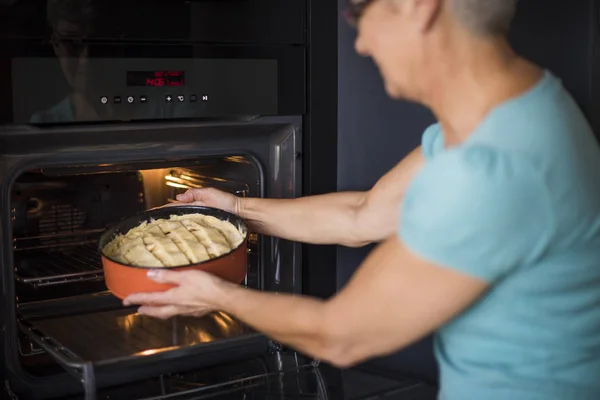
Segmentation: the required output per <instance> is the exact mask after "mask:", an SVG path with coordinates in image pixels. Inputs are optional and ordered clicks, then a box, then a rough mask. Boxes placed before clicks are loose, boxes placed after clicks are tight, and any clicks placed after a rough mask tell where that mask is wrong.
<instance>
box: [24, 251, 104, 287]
mask: <svg viewBox="0 0 600 400" xmlns="http://www.w3.org/2000/svg"><path fill="white" fill-rule="evenodd" d="M24 250H26V251H23V250H21V251H16V252H15V277H16V279H17V281H19V282H21V283H25V284H28V285H32V286H34V287H35V288H38V287H45V286H52V285H58V284H65V283H71V282H81V281H95V280H101V279H103V278H104V273H103V271H102V264H101V261H100V253H99V252H98V249H97V247H96V242H95V241H88V242H87V243H86V242H83V243H80V244H75V245H69V246H49V247H38V248H36V249H29V248H28V249H24Z"/></svg>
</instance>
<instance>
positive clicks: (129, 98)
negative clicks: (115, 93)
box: [127, 96, 135, 104]
mask: <svg viewBox="0 0 600 400" xmlns="http://www.w3.org/2000/svg"><path fill="white" fill-rule="evenodd" d="M134 101H135V98H134V97H133V96H127V102H128V103H129V104H131V103H133V102H134Z"/></svg>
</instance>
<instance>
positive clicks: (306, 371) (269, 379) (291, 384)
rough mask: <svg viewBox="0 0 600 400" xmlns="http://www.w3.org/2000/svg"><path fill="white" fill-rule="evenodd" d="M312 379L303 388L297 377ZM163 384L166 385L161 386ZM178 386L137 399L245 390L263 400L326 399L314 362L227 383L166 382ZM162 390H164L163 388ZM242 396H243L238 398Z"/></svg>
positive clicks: (199, 399)
mask: <svg viewBox="0 0 600 400" xmlns="http://www.w3.org/2000/svg"><path fill="white" fill-rule="evenodd" d="M302 378H304V380H306V378H312V379H311V380H312V381H313V382H314V385H312V386H313V387H311V388H307V387H305V386H306V385H303V384H302V383H301V379H302ZM165 386H166V385H165ZM170 386H171V387H173V386H175V387H176V386H181V387H180V388H175V389H176V390H174V391H172V392H170V393H169V392H168V391H167V390H163V391H162V393H161V394H160V395H156V396H151V397H143V398H141V399H139V400H184V399H185V400H188V399H190V398H193V399H194V400H204V399H214V398H217V399H225V398H244V399H246V398H247V397H246V394H247V393H248V392H249V393H250V396H251V397H249V398H261V399H262V398H264V399H299V400H300V399H302V400H327V398H328V396H327V389H326V387H325V382H324V380H323V377H322V375H321V372H320V370H319V369H318V367H317V366H316V365H315V364H314V363H309V364H305V365H299V366H296V367H288V368H285V369H283V370H282V371H275V372H265V373H264V374H257V375H252V376H245V377H240V378H238V379H233V380H230V381H228V382H223V383H218V384H213V385H201V384H197V383H195V382H189V383H187V382H185V381H184V380H181V381H180V382H175V383H174V384H173V383H172V384H171V385H170ZM164 389H167V388H166V387H165V388H164ZM177 389H179V390H177ZM242 395H243V397H241V396H242Z"/></svg>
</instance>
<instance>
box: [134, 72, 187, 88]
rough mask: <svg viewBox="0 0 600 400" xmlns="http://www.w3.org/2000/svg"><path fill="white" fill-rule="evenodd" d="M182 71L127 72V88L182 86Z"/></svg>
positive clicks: (183, 76) (183, 79)
mask: <svg viewBox="0 0 600 400" xmlns="http://www.w3.org/2000/svg"><path fill="white" fill-rule="evenodd" d="M184 83H185V73H184V72H183V71H127V86H153V87H172V86H183V85H184Z"/></svg>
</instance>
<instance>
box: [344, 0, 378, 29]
mask: <svg viewBox="0 0 600 400" xmlns="http://www.w3.org/2000/svg"><path fill="white" fill-rule="evenodd" d="M374 1H375V0H349V2H350V4H348V8H347V9H346V11H345V12H344V16H345V17H346V21H348V24H350V26H353V27H356V25H357V24H358V20H359V19H360V17H362V15H363V13H364V12H365V9H366V8H367V6H369V5H370V4H371V3H373V2H374Z"/></svg>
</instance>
